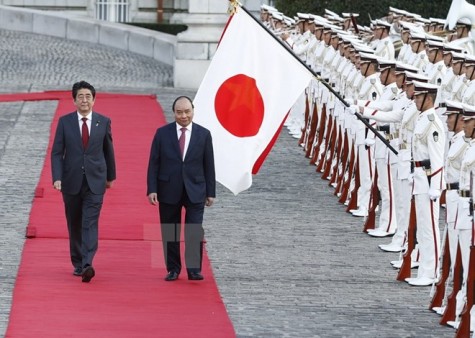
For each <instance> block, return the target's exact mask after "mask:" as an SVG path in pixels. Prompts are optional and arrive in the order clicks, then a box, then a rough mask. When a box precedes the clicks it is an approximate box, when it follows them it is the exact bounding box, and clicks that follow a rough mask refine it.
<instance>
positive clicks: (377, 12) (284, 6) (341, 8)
mask: <svg viewBox="0 0 475 338" xmlns="http://www.w3.org/2000/svg"><path fill="white" fill-rule="evenodd" d="M451 3H452V0H437V1H426V0H397V1H395V0H365V1H354V0H320V1H315V0H276V1H275V7H276V8H277V9H278V10H279V11H281V12H283V13H284V14H285V15H287V16H290V17H293V16H295V15H296V14H297V13H298V12H300V13H313V14H318V15H323V14H324V13H325V9H329V10H331V11H332V12H335V13H337V14H341V13H345V12H352V13H359V15H360V16H359V17H358V24H361V25H369V22H370V18H371V19H377V18H381V17H383V16H385V15H386V14H387V13H388V11H389V7H395V8H398V9H404V10H406V11H408V12H412V13H417V14H420V15H421V16H422V17H424V18H427V19H428V18H441V19H445V18H446V17H447V13H448V12H449V8H450V4H451Z"/></svg>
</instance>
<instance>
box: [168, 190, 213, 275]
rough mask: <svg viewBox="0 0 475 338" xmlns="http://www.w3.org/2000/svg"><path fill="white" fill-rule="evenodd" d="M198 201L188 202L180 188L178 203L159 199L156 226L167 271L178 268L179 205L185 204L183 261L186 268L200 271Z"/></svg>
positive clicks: (200, 210)
mask: <svg viewBox="0 0 475 338" xmlns="http://www.w3.org/2000/svg"><path fill="white" fill-rule="evenodd" d="M204 206H205V203H204V201H203V202H202V203H191V202H190V200H189V199H188V195H187V193H186V191H185V189H183V194H182V198H181V200H180V201H179V203H178V204H166V203H162V202H160V203H159V213H160V227H161V232H162V243H163V254H164V257H165V264H166V267H167V271H168V272H170V271H175V272H177V273H180V272H181V255H180V233H181V215H182V208H185V264H186V270H187V271H188V272H201V262H202V259H203V238H204V230H203V213H204Z"/></svg>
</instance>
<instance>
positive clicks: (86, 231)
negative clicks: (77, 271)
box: [63, 176, 104, 268]
mask: <svg viewBox="0 0 475 338" xmlns="http://www.w3.org/2000/svg"><path fill="white" fill-rule="evenodd" d="M103 200H104V194H100V195H96V194H93V193H92V192H91V190H90V189H89V185H88V183H87V179H86V176H83V181H82V186H81V190H80V191H79V193H78V194H76V195H71V194H65V193H63V201H64V209H65V212H66V221H67V224H68V232H69V252H70V255H71V262H72V263H73V266H74V267H75V268H84V267H86V266H88V265H91V266H92V260H93V259H94V255H95V254H96V252H97V248H98V225H99V215H100V213H101V208H102V202H103Z"/></svg>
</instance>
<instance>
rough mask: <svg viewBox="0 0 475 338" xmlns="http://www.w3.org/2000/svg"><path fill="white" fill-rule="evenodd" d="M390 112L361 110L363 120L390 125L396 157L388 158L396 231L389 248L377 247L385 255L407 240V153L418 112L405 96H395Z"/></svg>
mask: <svg viewBox="0 0 475 338" xmlns="http://www.w3.org/2000/svg"><path fill="white" fill-rule="evenodd" d="M392 108H393V110H391V111H382V110H378V111H376V112H371V111H368V109H365V112H364V113H363V116H365V117H372V118H373V119H375V120H377V121H380V122H387V123H391V127H392V128H394V129H392V130H391V134H390V136H391V137H390V141H389V142H390V144H391V146H393V147H394V148H395V149H398V155H395V154H393V153H392V152H391V153H390V154H389V156H390V163H391V174H392V178H393V179H392V183H393V186H394V203H393V204H394V208H395V212H396V219H397V230H396V233H395V234H394V236H393V237H392V240H391V243H390V244H389V245H380V246H379V247H380V248H381V249H382V250H385V251H393V252H398V251H401V250H402V248H403V246H404V244H405V240H406V238H407V228H408V225H409V213H410V206H411V204H410V200H411V190H412V189H411V188H412V180H410V170H411V160H412V156H411V150H410V147H409V146H408V144H410V142H411V139H412V131H413V130H414V121H415V117H416V116H417V115H418V111H417V108H416V105H415V104H414V101H412V100H410V99H408V98H407V96H406V94H405V93H401V94H400V95H398V98H397V100H395V101H394V104H393V107H392Z"/></svg>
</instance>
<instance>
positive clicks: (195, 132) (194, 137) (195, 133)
mask: <svg viewBox="0 0 475 338" xmlns="http://www.w3.org/2000/svg"><path fill="white" fill-rule="evenodd" d="M199 131H200V130H199V127H198V126H197V125H196V124H193V130H192V132H191V138H190V143H189V144H188V149H187V150H186V154H185V158H186V156H187V155H188V154H191V151H193V147H194V146H195V143H196V140H197V139H198V136H199Z"/></svg>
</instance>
